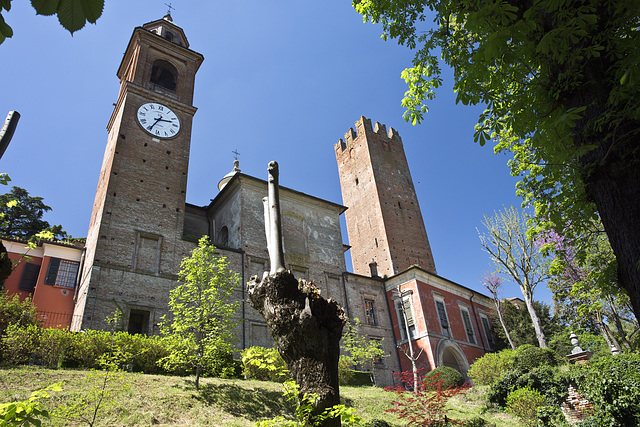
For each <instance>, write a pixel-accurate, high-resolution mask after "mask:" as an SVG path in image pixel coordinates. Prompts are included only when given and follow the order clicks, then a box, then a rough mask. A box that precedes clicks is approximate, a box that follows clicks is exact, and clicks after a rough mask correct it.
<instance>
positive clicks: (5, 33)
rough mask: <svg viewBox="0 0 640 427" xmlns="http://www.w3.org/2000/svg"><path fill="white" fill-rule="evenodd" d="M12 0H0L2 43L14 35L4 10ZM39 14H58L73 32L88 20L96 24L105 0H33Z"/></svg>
mask: <svg viewBox="0 0 640 427" xmlns="http://www.w3.org/2000/svg"><path fill="white" fill-rule="evenodd" d="M11 1H12V0H0V44H2V42H4V40H5V39H6V38H10V37H13V29H12V28H11V27H10V26H9V24H7V23H6V22H5V19H4V17H3V16H2V12H3V10H5V11H7V12H9V11H10V10H11ZM31 5H32V6H33V8H34V9H35V10H36V13H37V14H38V15H47V16H48V15H56V16H57V17H58V21H59V22H60V25H62V26H63V27H64V28H65V29H66V30H68V31H69V32H70V33H71V34H73V33H74V32H76V31H78V30H80V29H82V28H83V27H84V26H85V24H86V23H87V22H90V23H92V24H95V23H96V21H97V20H98V18H100V16H101V15H102V10H103V9H104V0H31Z"/></svg>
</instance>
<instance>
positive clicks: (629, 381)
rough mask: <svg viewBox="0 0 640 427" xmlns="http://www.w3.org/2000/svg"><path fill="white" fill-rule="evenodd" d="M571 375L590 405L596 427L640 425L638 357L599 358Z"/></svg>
mask: <svg viewBox="0 0 640 427" xmlns="http://www.w3.org/2000/svg"><path fill="white" fill-rule="evenodd" d="M572 374H573V375H572V376H573V378H574V380H575V381H576V385H577V389H578V392H579V393H580V394H582V395H583V396H584V397H585V398H587V399H588V400H589V401H590V402H591V403H592V404H593V409H594V414H593V419H594V421H595V424H597V425H601V426H637V425H640V354H638V353H631V354H619V355H615V356H614V355H611V356H608V357H602V358H600V359H598V360H595V361H593V362H591V364H590V367H576V369H575V370H574V371H573V372H572Z"/></svg>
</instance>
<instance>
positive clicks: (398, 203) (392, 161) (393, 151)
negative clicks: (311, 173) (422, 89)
mask: <svg viewBox="0 0 640 427" xmlns="http://www.w3.org/2000/svg"><path fill="white" fill-rule="evenodd" d="M334 148H335V151H336V160H337V161H338V173H339V175H340V187H341V189H342V200H343V204H344V205H345V206H347V208H348V209H347V211H346V212H345V220H346V223H347V233H348V235H349V244H350V245H351V261H352V265H353V271H354V273H356V274H361V275H365V276H369V275H372V274H374V273H373V270H372V268H371V267H370V265H372V266H376V267H377V275H379V276H381V277H384V276H388V277H391V276H393V275H394V274H396V273H400V272H402V271H404V270H406V269H407V268H409V267H411V266H412V265H414V264H418V265H419V266H420V267H422V268H423V269H425V270H428V271H430V272H432V273H435V272H436V267H435V263H434V261H433V255H432V253H431V246H430V245H429V239H428V238H427V230H426V228H425V226H424V221H423V220H422V213H421V212H420V206H419V205H418V197H417V196H416V191H415V188H414V186H413V181H412V179H411V173H410V172H409V165H408V163H407V158H406V156H405V154H404V148H403V146H402V139H401V138H400V135H399V134H398V132H397V131H396V130H395V129H393V128H390V129H389V132H388V133H387V129H386V127H385V125H381V124H380V123H378V122H376V124H375V126H374V127H372V126H371V120H370V119H367V118H366V117H360V120H358V121H357V122H356V130H355V131H354V130H353V128H351V129H349V131H348V132H347V133H346V134H345V139H344V140H342V139H341V140H340V141H338V143H337V144H336V145H335V147H334Z"/></svg>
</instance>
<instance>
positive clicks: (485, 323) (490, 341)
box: [480, 315, 496, 349]
mask: <svg viewBox="0 0 640 427" xmlns="http://www.w3.org/2000/svg"><path fill="white" fill-rule="evenodd" d="M480 321H481V322H482V327H483V328H484V335H485V336H486V337H487V342H488V344H489V348H491V349H493V348H495V345H496V341H495V340H494V338H493V331H492V330H491V323H489V319H487V316H483V315H480Z"/></svg>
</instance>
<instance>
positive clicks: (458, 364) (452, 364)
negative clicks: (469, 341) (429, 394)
mask: <svg viewBox="0 0 640 427" xmlns="http://www.w3.org/2000/svg"><path fill="white" fill-rule="evenodd" d="M436 355H437V356H436V363H437V366H448V367H449V368H453V369H455V370H456V371H458V372H460V373H461V374H462V375H463V376H464V377H465V378H466V377H467V371H469V362H467V358H466V357H465V355H464V353H463V352H462V349H461V348H460V347H459V346H458V344H456V343H455V342H453V341H451V340H440V342H439V343H438V346H437V347H436Z"/></svg>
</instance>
